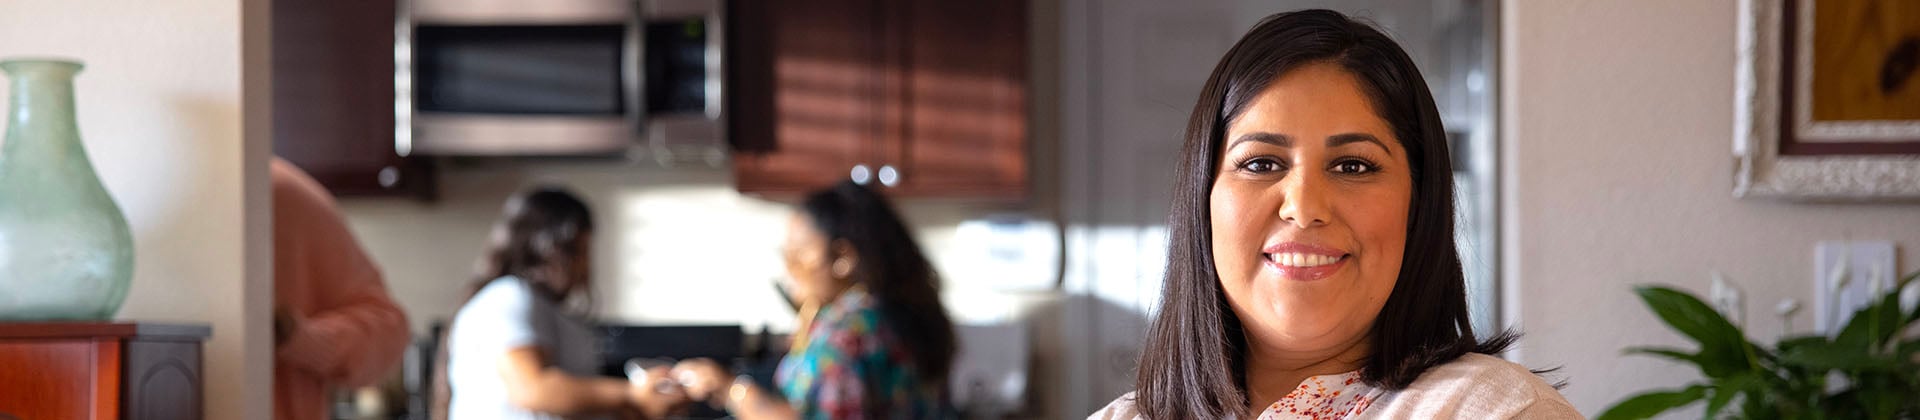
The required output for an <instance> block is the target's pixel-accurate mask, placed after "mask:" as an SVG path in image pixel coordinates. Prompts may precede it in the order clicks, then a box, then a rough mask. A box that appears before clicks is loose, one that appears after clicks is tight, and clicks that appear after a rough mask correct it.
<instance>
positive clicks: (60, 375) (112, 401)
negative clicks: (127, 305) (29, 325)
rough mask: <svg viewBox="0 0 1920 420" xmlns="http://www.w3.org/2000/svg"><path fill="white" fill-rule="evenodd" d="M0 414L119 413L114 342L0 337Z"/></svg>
mask: <svg viewBox="0 0 1920 420" xmlns="http://www.w3.org/2000/svg"><path fill="white" fill-rule="evenodd" d="M0 378H4V379H0V419H23V420H31V419H97V420H112V419H119V418H120V343H119V342H118V341H112V340H101V341H94V340H86V339H74V340H0Z"/></svg>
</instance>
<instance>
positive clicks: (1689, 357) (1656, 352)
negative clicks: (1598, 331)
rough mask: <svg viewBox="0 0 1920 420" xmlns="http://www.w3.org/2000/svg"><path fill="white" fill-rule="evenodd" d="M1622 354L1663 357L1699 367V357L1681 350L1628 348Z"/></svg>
mask: <svg viewBox="0 0 1920 420" xmlns="http://www.w3.org/2000/svg"><path fill="white" fill-rule="evenodd" d="M1624 353H1626V354H1645V355H1651V356H1661V357H1665V358H1668V359H1673V360H1676V361H1681V362H1686V363H1688V364H1693V365H1699V364H1700V355H1698V354H1694V353H1688V352H1685V351H1682V350H1680V349H1675V348H1667V347H1628V348H1627V350H1626V351H1625V352H1624Z"/></svg>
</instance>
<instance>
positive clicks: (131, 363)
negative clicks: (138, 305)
mask: <svg viewBox="0 0 1920 420" xmlns="http://www.w3.org/2000/svg"><path fill="white" fill-rule="evenodd" d="M209 335H210V330H209V329H208V328H207V327H205V326H189V325H166V324H147V323H139V324H134V323H0V378H4V379H0V419H7V420H13V419H22V420H29V419H94V420H110V419H114V420H117V419H162V420H169V419H199V418H202V417H203V415H204V411H202V408H203V404H204V400H203V399H202V389H203V388H202V386H203V385H202V381H201V372H202V371H201V366H200V364H201V354H200V343H201V342H202V341H204V340H206V339H207V337H208V336H209Z"/></svg>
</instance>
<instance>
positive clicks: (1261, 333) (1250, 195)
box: [1209, 63, 1413, 352]
mask: <svg viewBox="0 0 1920 420" xmlns="http://www.w3.org/2000/svg"><path fill="white" fill-rule="evenodd" d="M1224 142H1225V144H1223V145H1222V147H1223V150H1224V152H1223V154H1222V156H1221V159H1220V165H1219V167H1218V168H1216V170H1217V171H1218V172H1216V174H1215V175H1216V178H1215V180H1214V182H1213V192H1212V195H1211V196H1210V198H1209V202H1210V206H1211V207H1210V208H1211V210H1212V212H1211V215H1212V222H1213V232H1212V233H1213V243H1212V245H1213V261H1214V265H1215V269H1216V270H1217V271H1218V272H1219V274H1220V285H1221V287H1222V288H1224V289H1225V291H1226V294H1227V300H1228V302H1229V303H1230V304H1231V305H1232V306H1233V311H1234V313H1235V314H1237V315H1239V317H1240V321H1241V323H1242V324H1243V326H1244V327H1245V328H1246V331H1247V334H1248V338H1249V339H1251V340H1252V341H1253V343H1254V344H1255V345H1260V346H1265V349H1266V350H1271V351H1282V352H1326V351H1335V352H1337V351H1339V350H1341V349H1344V348H1346V347H1348V346H1352V345H1354V344H1356V343H1360V342H1362V341H1363V337H1364V336H1365V334H1366V332H1367V330H1368V329H1369V328H1371V327H1372V325H1373V322H1374V318H1375V317H1376V316H1378V315H1379V313H1380V307H1381V306H1382V305H1383V304H1385V303H1386V301H1387V296H1388V295H1389V294H1391V293H1392V292H1393V286H1394V283H1395V281H1396V279H1397V278H1398V276H1399V272H1400V260H1401V257H1402V254H1403V251H1404V250H1405V248H1406V239H1407V212H1408V207H1409V203H1410V202H1411V200H1412V198H1413V178H1412V170H1411V169H1412V167H1411V166H1409V165H1408V163H1407V162H1408V160H1407V151H1406V149H1405V148H1403V147H1401V146H1400V141H1399V139H1397V138H1395V137H1394V135H1393V130H1392V128H1391V127H1390V126H1389V125H1388V124H1387V122H1386V121H1385V120H1382V119H1381V118H1380V116H1379V115H1376V114H1375V113H1374V110H1373V107H1372V104H1371V103H1370V101H1369V99H1368V98H1367V97H1366V94H1365V93H1363V92H1362V91H1361V85H1360V82H1359V80H1358V79H1356V78H1355V77H1354V76H1353V75H1352V74H1351V73H1348V72H1347V71H1346V70H1343V69H1341V68H1340V67H1339V66H1337V65H1334V64H1326V63H1321V64H1310V65H1307V66H1304V67H1300V68H1298V69H1295V70H1293V71H1291V72H1288V73H1286V74H1283V75H1280V77H1279V78H1278V79H1276V80H1274V81H1273V83H1272V84H1271V85H1268V87H1267V88H1266V90H1265V91H1263V92H1261V93H1260V94H1259V96H1258V97H1256V98H1254V99H1253V102H1252V103H1251V106H1250V107H1249V108H1247V110H1246V111H1245V112H1244V113H1242V114H1241V115H1240V116H1239V118H1238V119H1237V120H1236V121H1233V122H1232V124H1231V125H1230V126H1228V127H1227V135H1226V136H1225V139H1224Z"/></svg>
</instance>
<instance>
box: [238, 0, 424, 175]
mask: <svg viewBox="0 0 1920 420" xmlns="http://www.w3.org/2000/svg"><path fill="white" fill-rule="evenodd" d="M396 10H397V9H396V5H395V2H394V0H372V1H330V0H279V1H276V2H274V3H273V75H274V76H273V77H274V80H273V151H274V153H275V154H277V155H279V156H280V157H282V158H285V159H286V160H287V161H289V162H292V163H293V164H294V165H296V166H299V167H300V168H301V169H303V170H306V171H307V173H309V174H311V175H313V178H314V179H315V180H318V181H320V184H321V185H324V186H326V187H327V189H328V190H331V191H332V192H333V193H334V194H337V195H343V196H350V195H394V194H427V193H429V192H430V191H431V188H430V187H431V183H430V182H429V181H430V177H431V174H430V172H429V171H430V169H431V168H428V167H427V166H426V162H425V161H419V162H415V161H413V160H409V159H406V158H402V157H400V156H399V155H398V154H397V153H396V152H395V151H394V111H393V106H394V103H393V96H394V93H393V88H394V84H393V80H394V79H393V63H394V62H393V37H394V30H393V28H394V17H395V13H396Z"/></svg>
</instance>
